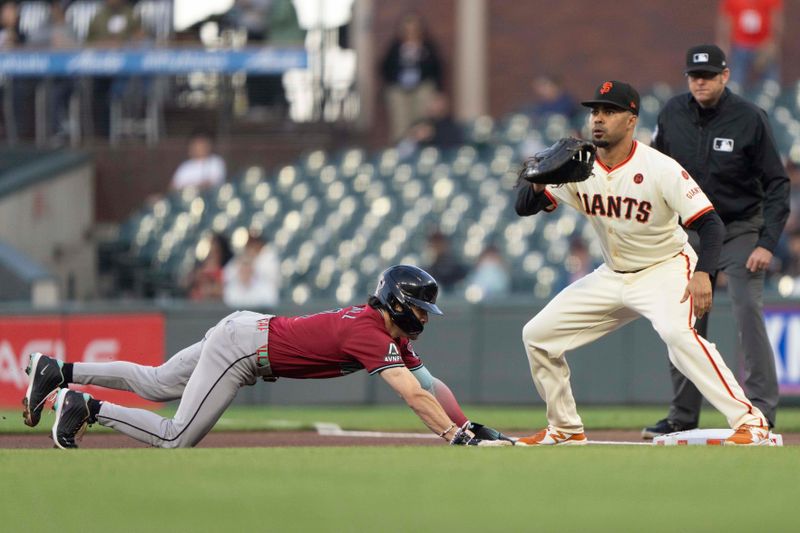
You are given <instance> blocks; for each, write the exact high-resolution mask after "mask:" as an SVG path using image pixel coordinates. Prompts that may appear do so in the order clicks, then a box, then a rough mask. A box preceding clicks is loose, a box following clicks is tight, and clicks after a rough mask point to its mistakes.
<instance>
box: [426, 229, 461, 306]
mask: <svg viewBox="0 0 800 533" xmlns="http://www.w3.org/2000/svg"><path fill="white" fill-rule="evenodd" d="M425 255H426V256H427V257H428V260H427V261H426V263H427V265H428V266H427V267H426V268H425V270H427V271H428V273H430V275H431V276H433V277H434V278H435V279H436V281H437V282H438V283H439V287H440V288H442V289H443V290H445V291H450V290H452V289H453V288H454V287H455V285H456V284H457V283H458V282H459V281H461V280H463V279H464V278H465V277H466V275H467V272H468V271H467V267H465V266H464V265H463V264H462V263H461V262H460V261H459V260H458V258H456V256H455V255H454V254H453V251H452V249H451V246H450V239H449V238H448V237H447V235H445V234H444V233H442V232H441V231H434V232H433V233H431V234H430V235H429V236H428V245H427V249H426V250H425Z"/></svg>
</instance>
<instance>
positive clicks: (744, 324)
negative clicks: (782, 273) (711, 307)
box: [668, 218, 779, 427]
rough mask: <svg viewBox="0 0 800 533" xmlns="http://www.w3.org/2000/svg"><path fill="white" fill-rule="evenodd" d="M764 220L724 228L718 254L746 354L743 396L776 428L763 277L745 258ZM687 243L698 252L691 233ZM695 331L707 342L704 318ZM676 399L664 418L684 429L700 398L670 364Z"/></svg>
mask: <svg viewBox="0 0 800 533" xmlns="http://www.w3.org/2000/svg"><path fill="white" fill-rule="evenodd" d="M761 224H762V220H761V219H760V218H756V219H753V220H737V221H735V222H731V223H729V224H727V225H726V226H725V241H724V243H723V245H722V253H721V254H720V262H719V270H721V271H723V272H725V274H726V275H727V277H728V291H729V293H730V296H731V303H732V306H733V317H734V320H735V322H736V330H737V331H738V337H739V339H738V340H739V344H740V345H741V348H742V351H743V352H744V363H745V368H744V370H745V376H744V390H745V393H746V394H747V397H748V398H749V399H750V401H752V402H753V404H754V405H755V406H756V407H758V408H759V409H760V410H761V412H762V413H764V416H765V417H767V420H768V421H769V424H770V426H774V425H775V417H776V411H777V408H778V398H779V393H778V377H777V374H776V371H775V357H774V355H773V352H772V346H771V345H770V343H769V337H768V336H767V329H766V326H765V324H764V310H763V309H764V298H763V295H764V278H765V273H764V272H755V273H753V272H750V271H748V270H747V268H746V267H745V264H746V263H747V258H748V257H750V254H751V253H752V252H753V250H754V249H755V247H756V242H758V236H759V231H760V228H761ZM688 233H689V242H690V243H691V244H692V246H693V247H694V248H695V250H697V249H698V245H699V238H698V236H697V233H695V232H692V231H689V232H688ZM695 329H696V330H697V332H698V333H699V334H700V336H701V337H703V338H706V339H707V338H708V336H707V330H708V314H706V315H705V316H703V318H701V319H700V320H698V321H697V322H696V323H695ZM670 373H671V377H672V390H673V393H674V396H673V399H672V404H671V405H670V409H669V415H668V418H669V419H670V420H672V421H674V422H678V423H680V424H682V425H686V426H690V427H691V426H696V425H697V423H698V421H699V420H700V407H701V404H702V402H703V396H702V395H701V394H700V391H698V390H697V387H695V386H694V384H692V382H691V381H689V380H688V379H686V377H685V376H684V375H683V374H681V373H680V371H679V370H678V369H677V368H675V367H674V366H673V365H672V363H670Z"/></svg>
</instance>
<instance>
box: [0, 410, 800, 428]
mask: <svg viewBox="0 0 800 533" xmlns="http://www.w3.org/2000/svg"><path fill="white" fill-rule="evenodd" d="M579 410H580V413H581V416H582V418H583V422H584V424H585V425H586V428H587V430H589V431H591V430H592V429H641V428H642V427H644V426H647V425H650V424H652V423H654V422H656V421H657V420H658V419H660V418H662V417H664V415H665V414H666V407H624V406H622V407H580V406H579ZM171 412H173V411H172V410H171V409H164V410H163V413H164V414H167V415H168V414H169V413H171ZM464 412H465V413H467V415H468V416H469V417H470V418H471V419H472V420H476V421H479V422H482V423H484V424H487V425H491V426H495V427H499V428H503V429H508V430H519V431H530V430H533V429H537V430H538V429H541V426H543V425H544V424H545V423H546V422H545V415H544V408H543V407H541V406H536V407H493V406H469V405H468V406H465V407H464ZM314 422H333V423H337V424H339V425H340V426H342V427H343V428H346V429H365V430H386V431H391V430H395V431H417V430H419V431H423V430H424V429H425V428H424V426H423V425H422V423H421V422H420V421H419V419H418V418H417V417H416V415H414V413H413V412H411V410H410V409H408V408H407V407H405V406H403V405H389V406H386V405H382V406H372V407H365V406H349V407H260V406H255V407H232V408H230V409H229V410H228V411H226V413H225V415H223V417H222V419H221V420H220V421H219V423H218V424H217V426H216V428H215V429H216V430H228V431H254V430H286V429H290V430H291V429H312V428H313V424H314ZM51 423H52V413H49V412H45V413H44V414H43V415H42V423H41V424H39V426H38V427H37V428H36V429H30V428H28V427H26V426H25V425H24V424H23V423H22V410H21V409H20V410H17V411H0V433H25V432H28V431H41V432H47V431H49V430H50V427H49V426H50V424H51ZM701 426H702V427H709V428H712V427H717V428H722V427H727V424H726V422H725V419H724V418H723V417H722V415H720V414H719V413H718V412H717V411H715V410H714V409H713V408H710V407H708V408H706V409H705V410H704V411H703V415H702V419H701ZM96 429H98V428H93V429H92V431H95V430H96ZM776 431H777V432H782V431H783V432H800V408H798V407H791V408H782V409H781V410H780V411H779V413H778V427H777V428H776Z"/></svg>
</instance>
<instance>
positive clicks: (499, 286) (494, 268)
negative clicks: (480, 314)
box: [467, 244, 511, 300]
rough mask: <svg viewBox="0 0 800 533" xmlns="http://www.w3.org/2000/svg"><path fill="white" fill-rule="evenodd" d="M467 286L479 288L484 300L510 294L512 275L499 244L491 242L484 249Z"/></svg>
mask: <svg viewBox="0 0 800 533" xmlns="http://www.w3.org/2000/svg"><path fill="white" fill-rule="evenodd" d="M467 286H468V287H469V288H473V287H474V288H477V289H479V290H480V296H481V299H482V300H494V299H498V298H502V297H504V296H507V295H508V294H509V292H510V291H511V276H510V274H509V272H508V266H507V265H506V262H505V260H504V259H503V256H502V255H501V254H500V250H499V249H498V248H497V246H495V245H494V244H490V245H488V246H487V247H486V248H484V249H483V251H482V252H481V254H480V255H479V256H478V260H477V262H476V263H475V267H474V268H473V269H472V272H470V274H469V277H468V278H467ZM468 290H469V289H468Z"/></svg>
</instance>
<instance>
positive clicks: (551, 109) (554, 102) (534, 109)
mask: <svg viewBox="0 0 800 533" xmlns="http://www.w3.org/2000/svg"><path fill="white" fill-rule="evenodd" d="M531 90H532V92H533V97H534V101H533V102H532V103H530V104H528V105H527V106H525V107H523V108H522V109H521V110H520V111H521V112H522V113H524V114H525V115H528V117H530V119H531V121H532V123H533V124H534V125H541V124H543V123H544V121H545V120H547V118H548V117H550V116H552V115H556V114H558V115H564V116H565V117H567V119H569V120H570V121H572V119H573V118H575V115H576V114H577V113H578V104H577V102H576V101H575V99H574V98H573V97H572V95H571V94H569V92H567V90H566V89H565V88H564V85H563V84H562V82H561V79H560V78H559V77H557V76H550V75H547V74H541V75H539V76H536V77H535V78H534V79H533V80H532V81H531Z"/></svg>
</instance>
